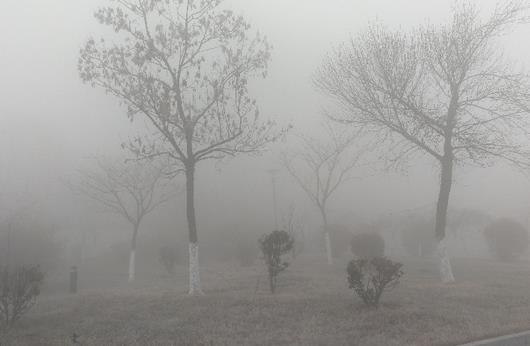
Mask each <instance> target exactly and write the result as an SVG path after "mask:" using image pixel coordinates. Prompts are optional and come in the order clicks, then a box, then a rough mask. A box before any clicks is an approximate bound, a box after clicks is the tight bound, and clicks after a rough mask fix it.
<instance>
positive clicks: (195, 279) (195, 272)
mask: <svg viewBox="0 0 530 346" xmlns="http://www.w3.org/2000/svg"><path fill="white" fill-rule="evenodd" d="M194 178H195V163H194V162H191V163H189V164H187V165H186V216H187V219H188V230H189V241H190V243H189V261H188V264H189V291H188V293H189V295H202V294H203V292H202V289H201V279H200V275H199V239H198V237H197V222H196V218H195V199H194V197H195V196H194V194H195V192H194V190H195V181H194Z"/></svg>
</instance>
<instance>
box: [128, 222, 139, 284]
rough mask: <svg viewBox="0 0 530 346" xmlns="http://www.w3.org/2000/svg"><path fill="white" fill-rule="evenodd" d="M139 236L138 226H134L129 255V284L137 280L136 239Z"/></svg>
mask: <svg viewBox="0 0 530 346" xmlns="http://www.w3.org/2000/svg"><path fill="white" fill-rule="evenodd" d="M137 236H138V225H135V226H134V231H133V237H132V243H131V253H130V254H129V282H133V281H134V280H135V279H136V238H137Z"/></svg>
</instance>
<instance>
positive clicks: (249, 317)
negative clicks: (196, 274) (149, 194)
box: [0, 257, 530, 346]
mask: <svg viewBox="0 0 530 346" xmlns="http://www.w3.org/2000/svg"><path fill="white" fill-rule="evenodd" d="M404 263H405V267H404V270H405V276H404V277H403V279H402V282H401V284H400V285H399V286H398V287H397V288H395V289H394V290H393V291H391V292H388V293H387V294H386V295H384V296H383V299H382V305H381V307H380V308H379V309H377V310H374V309H367V308H365V307H364V306H363V305H362V304H361V302H360V300H359V299H357V297H355V296H354V293H353V292H352V291H351V290H349V289H348V288H347V285H346V281H345V266H346V261H345V260H344V261H341V262H339V263H337V264H336V265H334V266H333V267H332V268H330V267H328V266H327V265H326V264H324V263H323V261H322V260H320V259H311V258H300V257H299V258H297V259H296V260H295V262H294V264H293V265H292V267H290V268H289V269H288V270H287V272H285V273H282V274H281V277H280V278H279V287H278V292H277V294H276V295H274V296H271V295H270V294H269V293H268V292H267V282H266V277H265V275H264V271H263V269H262V267H261V263H260V264H257V265H256V266H255V267H250V268H241V267H239V266H237V265H235V264H234V265H229V264H225V265H207V266H204V268H203V272H202V279H203V286H204V289H205V293H206V295H205V296H203V297H192V298H190V297H187V296H186V294H185V293H186V279H185V275H184V268H181V269H180V272H181V274H180V275H178V277H176V278H172V279H170V278H167V277H162V276H160V275H158V274H156V275H155V274H151V275H149V274H148V273H143V274H142V275H140V277H139V280H138V281H139V282H137V283H136V284H135V285H133V286H121V287H120V286H114V287H112V288H106V289H102V288H96V287H93V288H90V287H89V285H88V284H84V285H83V286H84V287H85V288H84V290H83V291H82V292H81V293H80V294H79V295H77V296H75V297H71V296H66V295H45V296H43V297H41V299H40V300H39V303H38V305H37V306H36V307H35V308H34V309H33V310H32V311H31V313H30V314H29V315H28V316H26V317H25V318H24V319H23V320H21V321H20V322H19V323H18V324H17V325H16V326H15V327H14V328H12V329H11V330H10V331H8V332H6V331H4V332H3V335H2V336H1V337H0V345H2V346H3V345H72V342H71V337H70V336H71V335H72V333H74V332H75V333H77V334H79V335H80V336H81V337H80V338H79V342H80V344H81V345H98V346H99V345H291V344H293V345H456V344H459V343H463V342H466V341H470V340H474V339H480V338H483V337H488V336H494V335H500V334H505V333H510V332H515V331H522V330H526V329H530V289H529V288H530V263H528V262H519V263H508V264H501V263H496V262H493V261H470V260H455V261H454V267H455V275H456V277H457V279H458V281H457V283H455V284H452V285H442V284H439V283H438V277H437V273H436V266H435V263H433V262H432V261H430V260H425V261H412V260H404ZM155 277H156V279H154V278H155Z"/></svg>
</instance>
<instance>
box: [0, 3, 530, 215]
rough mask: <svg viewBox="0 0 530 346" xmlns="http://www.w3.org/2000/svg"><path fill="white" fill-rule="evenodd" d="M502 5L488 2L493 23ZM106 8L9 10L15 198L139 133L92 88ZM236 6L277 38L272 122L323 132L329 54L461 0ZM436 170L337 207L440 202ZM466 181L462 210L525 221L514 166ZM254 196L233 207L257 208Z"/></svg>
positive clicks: (269, 109) (395, 178)
mask: <svg viewBox="0 0 530 346" xmlns="http://www.w3.org/2000/svg"><path fill="white" fill-rule="evenodd" d="M495 2H496V1H493V0H480V1H479V0H477V3H480V6H481V8H484V11H485V12H486V13H487V11H488V10H489V9H491V6H492V4H494V3H495ZM102 3H105V1H104V0H46V1H43V0H2V1H0V13H2V20H1V21H0V31H1V32H2V33H3V34H2V35H1V36H0V47H1V50H2V52H1V53H0V66H1V67H2V77H1V78H0V92H1V95H2V102H0V126H1V127H0V128H1V130H0V131H1V132H0V134H1V135H0V144H1V147H0V155H1V156H0V164H1V165H2V167H3V168H2V169H3V174H2V175H1V176H2V177H3V181H4V183H5V184H7V185H8V186H10V187H11V188H13V189H19V187H20V186H30V187H31V189H34V188H36V185H39V184H40V185H39V186H40V187H39V189H42V191H41V193H43V194H45V193H53V192H51V191H49V190H48V189H49V185H47V184H44V182H49V181H55V180H57V179H58V177H60V176H61V175H62V174H65V173H67V172H68V171H71V170H74V169H75V168H77V167H78V166H79V162H80V161H81V159H83V158H85V157H86V156H89V155H93V154H96V153H103V152H116V151H118V150H119V144H120V143H121V142H122V141H123V140H125V139H126V138H127V136H128V135H129V134H130V133H132V132H131V126H130V124H129V123H128V121H127V120H126V117H125V113H124V110H123V108H121V107H119V106H118V104H117V102H116V101H115V100H113V99H112V98H111V97H110V96H107V95H105V94H104V93H103V92H102V91H101V90H94V89H92V88H91V87H89V86H86V85H83V84H82V83H81V82H80V80H79V78H78V74H77V69H76V66H77V57H78V52H79V49H80V47H81V45H82V44H83V42H84V41H85V40H86V39H87V38H88V37H89V36H90V35H95V36H97V33H98V32H99V31H100V29H99V26H98V24H97V23H96V21H95V20H94V18H93V15H92V13H93V10H94V9H95V8H96V7H97V6H98V4H102ZM227 4H228V5H229V6H230V7H232V8H233V9H234V10H235V11H236V12H239V13H241V14H243V15H244V16H245V17H246V18H247V20H248V21H250V22H251V23H252V25H253V28H254V29H258V30H259V31H260V32H262V33H264V34H266V35H267V36H268V38H269V40H270V42H271V43H272V44H273V46H274V51H273V60H272V63H271V65H270V69H269V77H268V78H267V79H266V80H264V81H259V82H256V83H255V85H254V89H255V90H256V95H255V96H256V97H257V98H258V100H259V101H260V106H261V109H262V113H263V114H264V115H266V116H271V117H273V118H275V119H278V120H280V121H284V122H287V121H292V122H293V123H294V125H295V127H296V128H297V129H300V130H310V131H314V130H315V126H316V125H317V124H318V122H319V121H320V117H321V115H320V107H321V101H322V99H321V97H320V96H319V95H318V94H317V93H316V92H315V91H314V89H313V87H312V85H311V77H312V74H313V73H314V71H315V69H316V68H317V67H318V65H319V63H320V62H321V60H322V58H323V56H324V54H325V53H326V52H327V51H329V50H330V49H331V48H332V47H333V46H334V45H336V44H339V43H340V42H342V41H344V40H347V39H348V37H350V35H351V34H355V33H356V32H357V31H358V30H359V29H361V28H363V27H364V26H365V25H366V24H367V23H368V22H369V21H372V20H378V21H379V22H382V23H385V24H387V25H389V26H393V27H397V26H400V27H403V28H408V27H410V26H412V25H416V24H420V23H425V22H426V21H427V20H429V21H431V22H438V21H442V20H444V18H446V17H447V16H448V14H449V11H450V7H451V5H452V4H453V1H450V0H371V1H365V0H227ZM528 37H530V26H527V27H526V28H519V29H518V30H517V31H516V32H514V33H513V34H511V35H510V36H509V37H507V41H506V46H507V47H508V52H509V56H510V57H511V58H513V59H514V60H516V61H521V62H522V63H528V66H529V67H530V62H526V61H523V60H522V58H524V57H527V56H530V48H529V45H528ZM248 162H250V160H239V161H235V162H233V163H231V164H228V165H224V166H223V169H222V170H221V172H220V173H219V176H218V177H217V178H215V179H214V180H211V181H209V182H208V184H206V186H204V187H202V188H203V189H204V191H206V192H207V191H217V192H216V193H224V192H223V191H225V189H228V188H227V187H226V186H229V185H230V184H233V183H234V180H233V179H232V178H231V176H232V175H233V174H237V173H238V172H240V171H239V169H241V168H242V166H243V165H246V164H248ZM253 162H255V160H254V161H253ZM263 166H266V164H263V163H262V164H260V165H256V166H253V169H250V170H246V172H247V175H246V176H245V178H243V179H242V180H241V179H238V183H240V181H239V180H241V181H242V182H243V183H246V184H249V186H253V184H254V182H255V181H256V179H258V181H260V182H264V183H267V181H266V180H265V179H266V175H265V174H264V173H263V168H264V167H263ZM426 169H429V171H428V172H427V173H426ZM432 171H435V172H436V170H435V169H433V167H432V166H429V165H428V166H425V165H422V166H418V167H412V168H411V170H410V171H409V174H408V175H399V174H387V173H384V172H381V173H377V174H376V175H375V176H373V177H368V178H366V179H365V180H364V181H363V183H362V184H357V185H355V183H354V184H352V185H351V186H350V187H349V189H348V191H345V192H344V193H343V194H342V195H341V196H340V197H339V198H338V200H337V204H339V203H340V202H342V203H344V204H345V205H347V206H348V208H350V209H359V210H363V208H365V209H367V210H368V209H370V208H372V209H373V208H376V207H378V206H383V207H384V208H392V207H398V206H405V207H406V206H411V207H413V206H415V205H419V204H423V203H428V202H432V201H434V198H435V196H436V186H437V184H436V182H435V181H434V180H435V179H437V176H436V173H432ZM253 174H254V175H253ZM456 176H457V178H458V180H457V184H456V185H455V189H454V195H453V200H455V201H458V202H459V203H461V204H463V205H466V206H476V207H480V208H485V209H489V210H493V209H494V210H496V211H498V212H499V213H501V214H517V215H518V216H520V217H521V216H522V215H523V214H524V213H526V212H527V211H528V210H530V197H527V196H530V184H528V183H527V181H526V180H525V179H523V178H522V177H521V175H519V174H517V173H513V171H512V170H510V169H508V168H506V167H504V166H501V167H497V168H493V169H488V170H481V171H480V172H478V171H476V170H473V169H464V170H459V171H458V172H457V174H456ZM283 184H289V182H288V181H285V182H283ZM418 186H419V187H418ZM37 190H38V189H37ZM232 191H233V190H232ZM243 191H245V189H242V190H238V191H236V192H237V193H234V194H233V196H229V197H227V198H229V199H230V200H233V201H234V203H236V202H237V201H239V202H237V203H242V204H245V203H244V200H245V198H246V195H245V193H244V192H243ZM286 191H289V190H286ZM359 196H363V197H362V198H359ZM368 196H370V197H368ZM283 197H284V198H285V199H288V198H293V197H291V196H283ZM267 198H268V197H267ZM242 201H243V202H242ZM264 201H265V202H263V203H266V202H268V200H267V199H266V198H265V199H264ZM245 206H246V207H247V208H250V207H249V205H248V204H245ZM257 207H258V205H256V208H257Z"/></svg>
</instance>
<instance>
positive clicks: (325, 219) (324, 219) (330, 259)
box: [320, 207, 333, 265]
mask: <svg viewBox="0 0 530 346" xmlns="http://www.w3.org/2000/svg"><path fill="white" fill-rule="evenodd" d="M320 213H321V214H322V224H323V225H322V227H324V241H325V243H326V256H327V259H328V264H329V265H332V264H333V252H332V251H331V237H330V235H329V228H328V216H327V214H326V207H321V208H320Z"/></svg>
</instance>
